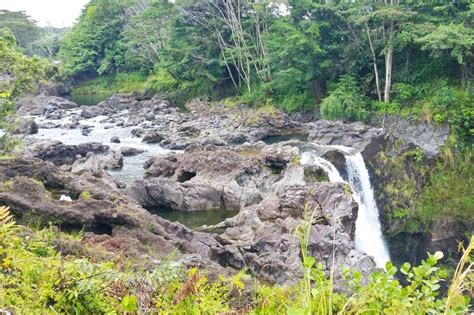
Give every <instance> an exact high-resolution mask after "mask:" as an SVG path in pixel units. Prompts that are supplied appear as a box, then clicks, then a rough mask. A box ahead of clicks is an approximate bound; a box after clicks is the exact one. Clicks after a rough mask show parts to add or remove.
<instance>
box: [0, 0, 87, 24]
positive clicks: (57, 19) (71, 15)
mask: <svg viewBox="0 0 474 315" xmlns="http://www.w3.org/2000/svg"><path fill="white" fill-rule="evenodd" d="M88 2H89V0H0V10H10V11H26V13H27V14H28V15H29V16H31V18H32V19H33V20H35V21H37V22H38V24H39V25H40V26H54V27H70V26H72V25H73V24H74V22H75V21H76V19H77V18H78V17H79V15H80V14H81V10H82V8H83V7H84V6H85V5H86V3H88Z"/></svg>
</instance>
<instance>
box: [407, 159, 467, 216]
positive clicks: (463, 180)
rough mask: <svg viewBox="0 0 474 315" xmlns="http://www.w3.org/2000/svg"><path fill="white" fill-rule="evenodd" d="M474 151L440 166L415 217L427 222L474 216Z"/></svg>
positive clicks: (434, 172)
mask: <svg viewBox="0 0 474 315" xmlns="http://www.w3.org/2000/svg"><path fill="white" fill-rule="evenodd" d="M473 165H474V164H473V156H472V150H470V151H466V152H464V153H462V154H460V155H458V156H457V157H456V159H455V160H454V161H453V162H452V163H447V164H444V163H443V164H441V163H440V164H438V165H437V167H436V169H435V170H434V171H433V172H432V175H431V176H430V179H429V182H428V185H427V186H426V187H425V188H424V189H423V192H422V194H421V196H420V197H419V198H418V201H417V203H416V215H417V216H418V217H419V218H420V219H421V220H422V222H424V223H431V222H434V221H438V220H443V219H446V218H451V219H452V218H458V219H460V220H461V221H463V220H469V219H470V218H472V217H473V216H474V198H473V196H472V191H474V181H473V178H474V166H473Z"/></svg>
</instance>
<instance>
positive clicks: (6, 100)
mask: <svg viewBox="0 0 474 315" xmlns="http://www.w3.org/2000/svg"><path fill="white" fill-rule="evenodd" d="M55 73H56V71H55V69H54V68H53V67H52V66H51V64H50V63H48V62H46V61H44V60H42V59H40V58H39V57H36V56H35V57H28V56H26V55H25V54H24V53H23V52H22V51H21V49H20V47H19V46H18V45H17V41H16V38H15V36H14V35H13V33H12V32H11V31H10V29H9V28H0V128H4V129H5V128H6V127H8V125H7V124H6V123H5V121H6V118H7V117H8V116H10V115H11V114H12V113H13V112H14V100H15V98H17V97H19V96H20V95H22V94H24V93H26V92H31V91H33V90H34V89H35V88H36V87H37V86H38V85H39V84H41V83H43V82H45V81H46V80H47V79H48V78H50V77H52V76H54V75H55ZM17 144H18V141H17V139H15V138H13V137H12V136H11V135H10V134H9V133H8V132H7V133H5V134H3V135H2V136H1V138H0V150H1V151H2V154H5V153H6V152H8V151H9V150H11V149H12V148H13V147H15V146H16V145H17Z"/></svg>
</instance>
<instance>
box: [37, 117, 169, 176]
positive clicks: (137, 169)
mask: <svg viewBox="0 0 474 315" xmlns="http://www.w3.org/2000/svg"><path fill="white" fill-rule="evenodd" d="M79 111H80V110H71V111H70V113H71V114H74V113H75V114H78V113H79ZM124 113H125V112H124ZM122 114H123V113H122ZM106 118H107V116H97V117H94V118H90V119H82V120H81V124H82V125H88V126H93V127H94V128H92V131H91V133H90V135H88V136H84V135H82V133H81V130H80V129H79V128H75V129H66V128H48V129H45V128H40V129H39V130H38V134H35V135H33V136H31V137H33V138H37V139H42V140H58V141H61V142H63V143H64V144H71V145H77V144H81V143H86V142H100V143H102V144H105V145H108V146H109V147H110V148H111V149H113V150H120V148H122V147H132V148H136V149H141V150H144V151H145V152H143V153H141V154H138V155H135V156H130V157H124V163H123V168H122V169H120V170H116V171H110V174H111V175H112V176H114V177H116V178H117V179H119V180H121V181H123V182H125V183H131V182H133V181H134V180H136V179H141V178H143V174H144V169H143V164H144V163H145V161H147V160H148V159H149V158H151V157H154V156H157V155H163V154H166V153H169V152H172V151H170V150H167V149H164V148H162V147H161V146H160V145H158V144H147V143H142V139H141V138H136V137H132V136H131V130H132V129H133V127H125V128H121V127H117V126H115V125H114V124H111V123H107V122H103V121H104V119H106ZM35 120H36V122H37V123H38V124H41V123H45V122H54V123H61V124H66V123H70V122H72V120H71V116H67V117H65V118H64V119H62V120H48V119H45V118H44V117H39V118H36V119H35ZM113 136H117V137H119V138H120V143H111V142H110V139H111V138H112V137H113ZM175 152H177V151H175Z"/></svg>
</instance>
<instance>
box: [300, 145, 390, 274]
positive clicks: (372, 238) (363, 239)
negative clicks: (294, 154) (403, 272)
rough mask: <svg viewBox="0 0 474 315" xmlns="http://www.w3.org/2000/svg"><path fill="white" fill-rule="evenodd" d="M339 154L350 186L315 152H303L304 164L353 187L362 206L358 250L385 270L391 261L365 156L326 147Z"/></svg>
mask: <svg viewBox="0 0 474 315" xmlns="http://www.w3.org/2000/svg"><path fill="white" fill-rule="evenodd" d="M317 146H322V147H329V148H332V149H335V150H338V151H340V152H342V153H343V154H344V157H345V160H346V167H347V173H348V182H346V181H344V179H343V178H342V176H341V175H340V173H339V171H338V170H337V169H336V167H335V166H334V165H333V164H332V163H331V162H329V161H327V160H325V159H323V158H321V157H318V156H316V155H315V154H314V153H313V152H304V153H303V154H302V157H301V163H302V164H310V165H317V166H319V167H321V168H322V169H323V170H324V171H326V172H327V174H328V177H329V180H330V181H331V182H344V183H347V184H349V186H350V187H351V190H352V193H353V197H354V200H355V201H356V202H357V204H358V205H359V211H358V215H357V221H356V232H355V244H356V248H357V249H359V250H361V251H363V252H365V253H366V254H368V255H370V256H372V257H374V260H375V263H376V265H377V267H380V268H383V267H384V266H385V263H386V262H387V261H389V260H390V256H389V253H388V249H387V245H386V244H385V241H384V239H383V235H382V230H381V227H380V221H379V210H378V208H377V203H376V202H375V198H374V192H373V189H372V186H371V184H370V178H369V172H368V170H367V167H366V166H365V162H364V159H363V158H362V154H361V153H360V152H357V151H356V150H354V149H353V148H348V147H344V146H339V145H338V146H336V145H334V146H323V145H317Z"/></svg>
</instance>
